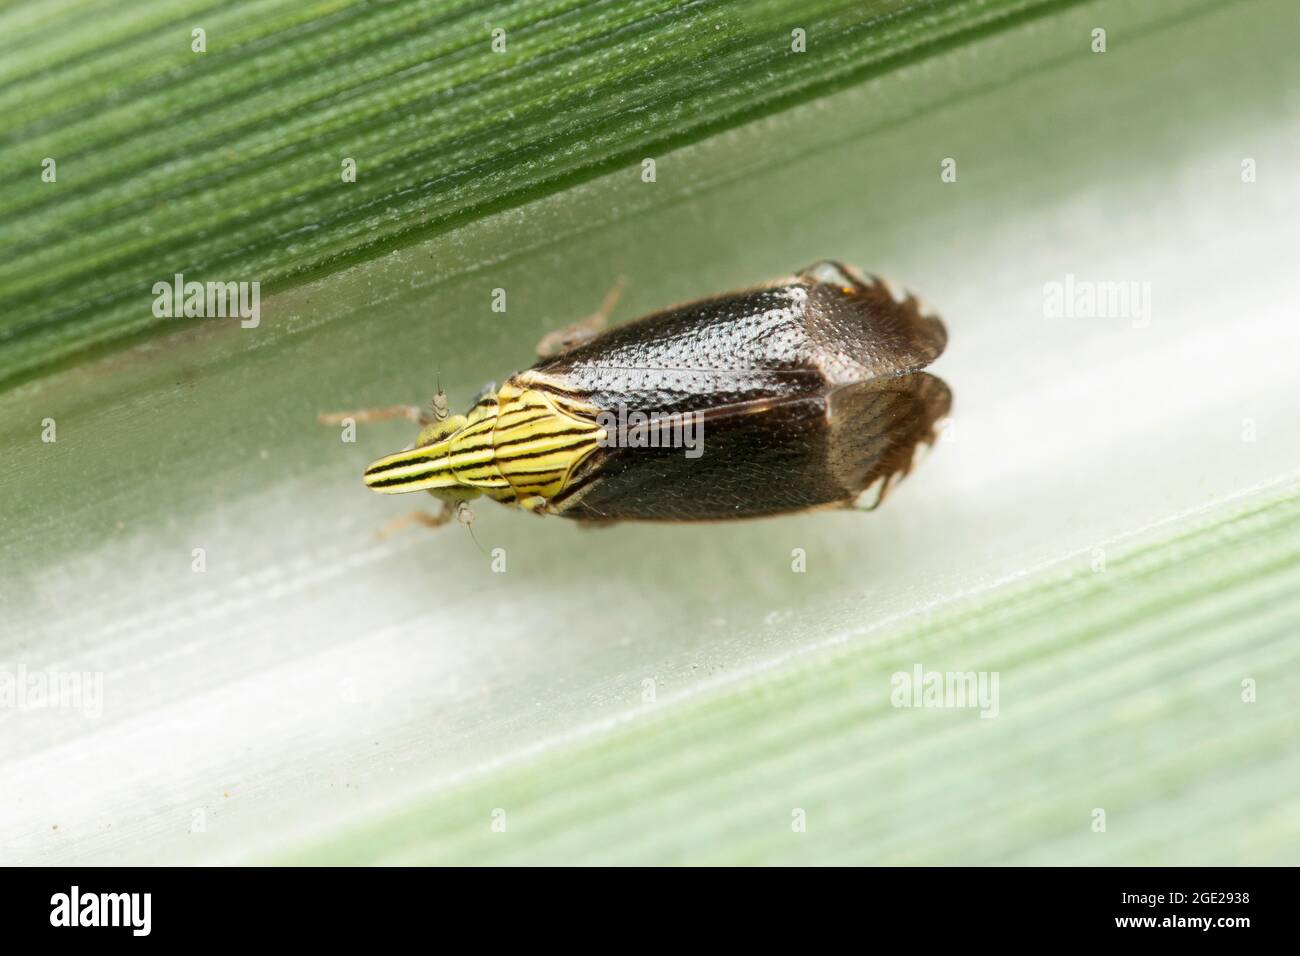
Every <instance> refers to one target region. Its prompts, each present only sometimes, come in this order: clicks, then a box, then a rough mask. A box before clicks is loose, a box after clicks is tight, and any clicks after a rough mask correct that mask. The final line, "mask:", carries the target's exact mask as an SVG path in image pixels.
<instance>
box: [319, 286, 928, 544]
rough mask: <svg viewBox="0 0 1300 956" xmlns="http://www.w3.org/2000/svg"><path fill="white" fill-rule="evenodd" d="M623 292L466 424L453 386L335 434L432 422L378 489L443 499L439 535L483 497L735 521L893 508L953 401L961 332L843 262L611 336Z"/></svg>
mask: <svg viewBox="0 0 1300 956" xmlns="http://www.w3.org/2000/svg"><path fill="white" fill-rule="evenodd" d="M617 295H618V287H616V288H615V289H614V290H613V291H612V292H611V294H610V296H608V297H607V298H606V301H605V303H604V304H603V305H602V308H601V310H600V311H599V312H597V313H596V314H595V315H593V316H591V317H590V318H588V319H586V320H584V321H583V322H580V323H577V324H576V325H574V326H571V327H570V328H568V329H565V330H562V331H561V332H558V333H553V334H552V335H550V336H548V337H547V338H546V339H543V340H542V343H540V344H539V346H538V352H539V354H540V355H541V360H540V361H539V362H537V364H535V365H533V366H532V367H531V368H529V369H527V370H525V371H522V372H518V373H516V374H514V375H512V376H511V377H510V378H509V379H507V380H506V382H505V384H504V385H502V386H501V387H500V388H497V387H496V386H495V385H489V386H488V387H486V388H485V389H484V390H483V391H482V393H481V394H480V395H479V396H478V398H477V399H476V400H475V401H474V403H473V405H472V406H471V407H470V409H469V410H468V411H467V412H466V413H465V414H463V415H452V414H450V412H449V409H448V406H447V400H446V396H445V395H444V394H443V393H442V390H441V389H439V390H438V393H437V395H436V396H435V398H434V400H433V403H432V405H431V407H429V408H428V409H420V408H418V407H415V406H395V407H392V408H387V409H375V410H371V411H366V412H352V413H346V414H340V415H328V416H321V421H323V422H333V423H337V422H341V421H344V420H346V419H347V418H352V419H354V420H358V421H374V420H377V419H380V418H389V417H398V416H404V417H408V418H411V419H414V420H417V421H419V422H420V424H421V425H422V426H423V427H422V430H421V431H420V434H419V437H418V438H416V440H415V444H414V445H413V446H411V447H410V448H408V449H407V450H405V451H400V452H397V453H396V454H392V455H387V456H385V457H383V458H380V459H379V460H378V461H376V462H374V463H373V464H371V465H370V467H368V468H367V469H366V471H365V476H364V480H365V483H366V485H367V486H368V487H369V488H371V489H372V490H374V491H377V492H380V493H382V494H404V493H406V492H412V491H427V492H428V493H430V494H432V495H433V496H434V497H436V498H438V499H440V500H441V501H442V503H443V507H442V510H441V512H440V513H439V514H437V515H429V514H420V515H413V516H410V518H411V519H414V520H419V521H421V522H422V523H425V524H430V525H438V524H442V523H445V522H446V521H447V520H449V519H450V518H451V517H453V516H454V515H456V514H458V513H459V514H460V515H461V518H462V520H467V512H466V509H465V503H466V502H468V501H470V500H473V499H475V498H478V497H480V496H486V497H488V498H491V499H493V500H495V501H499V502H501V503H502V504H507V505H514V506H516V507H519V508H523V509H525V510H527V511H531V512H533V513H534V514H538V515H558V516H560V517H564V518H572V519H574V520H577V521H581V522H586V523H607V522H615V521H716V520H724V519H732V518H753V517H760V516H765V515H778V514H788V513H791V512H799V511H807V510H809V509H814V508H831V507H863V506H864V504H865V506H866V507H872V508H874V507H875V506H876V505H877V504H879V503H880V501H882V500H883V499H884V496H885V493H886V491H887V490H888V488H889V486H890V483H891V482H892V481H894V480H896V479H897V478H900V477H902V476H904V475H906V474H907V473H908V471H909V470H910V468H911V466H912V460H913V456H914V453H915V452H916V450H917V447H918V446H919V445H920V444H921V443H923V442H924V443H926V444H932V443H933V442H934V439H935V424H936V422H937V421H939V419H941V418H943V417H944V416H945V415H946V414H947V413H948V410H949V407H950V405H951V394H950V392H949V391H948V387H947V386H946V385H944V383H943V382H942V381H940V380H939V379H937V378H935V377H934V376H933V375H930V374H928V373H926V372H925V371H923V370H924V369H925V367H926V366H928V365H929V364H930V363H931V362H933V361H934V360H935V359H936V358H937V357H938V356H939V354H940V353H941V352H943V349H944V344H945V343H946V341H947V333H946V332H945V330H944V327H943V324H942V322H940V320H939V319H938V318H937V317H936V316H935V315H933V314H931V313H930V312H929V311H928V309H927V308H926V306H925V304H924V303H923V302H922V301H921V300H920V299H919V298H917V297H916V296H914V295H911V294H910V293H906V292H904V291H901V290H900V289H899V288H898V287H897V286H895V285H893V284H892V283H890V282H888V281H886V280H881V279H876V278H868V277H864V276H863V275H862V274H860V273H859V272H857V271H855V270H853V269H851V268H849V267H846V266H844V265H841V264H840V263H838V262H832V261H822V262H818V263H816V264H815V265H812V266H810V267H809V268H807V269H804V270H802V271H800V272H798V273H797V274H795V275H794V276H791V277H787V278H783V279H778V280H776V281H774V282H771V283H767V284H765V285H760V286H755V287H753V288H749V289H742V290H740V291H736V292H727V293H723V294H721V295H716V296H712V297H709V298H705V299H700V300H698V301H695V302H689V303H686V304H685V305H679V306H676V307H674V308H671V309H667V310H664V311H662V312H655V313H653V314H651V315H647V316H645V317H643V318H641V319H637V320H635V321H633V322H629V323H626V324H624V325H620V326H618V327H616V328H613V329H610V330H608V331H605V330H603V326H604V322H605V318H606V316H607V314H608V312H609V311H610V309H611V308H612V306H613V303H614V300H616V298H617ZM407 520H409V519H407ZM403 523H404V522H403Z"/></svg>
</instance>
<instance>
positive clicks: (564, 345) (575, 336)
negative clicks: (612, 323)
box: [537, 276, 625, 358]
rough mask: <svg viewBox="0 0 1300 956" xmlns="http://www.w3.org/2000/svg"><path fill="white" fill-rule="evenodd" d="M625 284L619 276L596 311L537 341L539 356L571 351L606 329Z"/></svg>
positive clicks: (551, 356) (550, 355)
mask: <svg viewBox="0 0 1300 956" xmlns="http://www.w3.org/2000/svg"><path fill="white" fill-rule="evenodd" d="M624 284H625V280H624V278H623V277H622V276H619V277H618V279H617V280H616V281H615V282H614V285H613V287H612V288H611V289H610V290H609V291H608V292H606V293H605V298H604V299H603V300H602V301H601V303H600V308H598V309H597V310H596V311H595V312H593V313H591V315H589V316H587V317H586V318H585V319H580V320H579V321H577V322H574V323H573V324H572V325H568V326H565V327H564V328H562V329H556V330H555V331H554V332H550V333H548V334H547V335H544V336H543V337H542V340H541V341H540V342H538V343H537V356H538V358H554V357H555V356H557V355H561V354H563V353H564V352H567V351H569V349H572V348H576V347H577V346H579V345H582V344H583V343H585V342H590V341H591V340H592V339H594V338H595V337H596V336H597V335H599V334H600V333H601V332H603V331H605V324H606V323H607V322H608V321H609V316H610V313H611V312H613V311H614V306H616V305H618V300H619V298H620V297H621V296H622V295H623V286H624Z"/></svg>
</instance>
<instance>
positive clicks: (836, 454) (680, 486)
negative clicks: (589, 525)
mask: <svg viewBox="0 0 1300 956" xmlns="http://www.w3.org/2000/svg"><path fill="white" fill-rule="evenodd" d="M950 404H951V397H950V394H949V392H948V388H947V386H945V385H944V384H943V382H941V381H940V380H939V379H937V378H935V377H934V376H932V375H928V374H926V373H923V372H915V373H910V374H907V373H905V374H902V375H895V376H890V377H888V378H876V379H872V380H870V381H866V382H855V383H851V384H848V385H841V386H838V387H835V388H833V389H832V390H830V391H829V392H826V393H824V394H820V395H804V396H787V397H781V398H775V399H773V398H765V399H762V400H759V401H757V402H753V403H740V404H733V405H731V406H728V407H725V408H717V409H714V410H712V411H709V412H705V413H704V415H703V428H702V439H703V441H702V446H701V447H702V453H701V454H700V455H699V457H697V458H689V457H687V456H686V454H685V451H684V449H682V448H626V447H625V448H609V449H601V450H599V451H597V452H596V453H595V454H593V455H592V456H591V457H590V458H589V459H588V460H587V461H586V462H585V463H584V464H583V466H582V467H581V468H580V469H579V472H578V473H577V474H576V475H575V476H574V477H573V480H572V481H571V482H570V484H569V486H568V487H567V488H566V489H565V491H563V492H561V493H560V494H559V495H557V496H556V497H555V498H554V499H553V500H552V502H551V503H552V505H553V507H555V508H556V509H557V510H558V511H559V513H560V514H562V515H564V516H565V517H569V518H576V519H579V520H586V521H622V520H719V519H726V518H744V517H757V516H760V515H772V514H781V513H784V512H792V511H802V510H804V509H807V508H815V507H821V506H825V505H832V504H846V505H847V504H851V503H852V502H853V501H854V500H855V499H857V498H858V497H859V496H860V495H861V494H862V492H863V491H864V490H865V489H867V488H868V487H870V486H871V485H873V484H874V483H875V482H877V481H879V480H881V479H885V478H888V477H892V476H894V475H896V474H897V475H901V474H906V473H907V471H908V469H909V468H910V467H911V463H912V457H913V454H914V453H915V451H916V447H917V445H919V444H920V443H921V442H932V441H933V440H934V424H935V422H936V421H937V420H938V419H940V418H942V417H943V416H944V415H946V414H947V412H948V409H949V406H950Z"/></svg>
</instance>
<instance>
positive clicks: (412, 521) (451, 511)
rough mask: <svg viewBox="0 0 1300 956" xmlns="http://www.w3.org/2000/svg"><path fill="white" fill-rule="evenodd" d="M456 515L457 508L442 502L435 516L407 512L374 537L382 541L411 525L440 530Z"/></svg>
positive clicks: (424, 512)
mask: <svg viewBox="0 0 1300 956" xmlns="http://www.w3.org/2000/svg"><path fill="white" fill-rule="evenodd" d="M456 514H457V507H456V506H455V505H453V504H450V503H448V502H446V501H444V502H443V503H442V507H441V508H440V509H438V512H437V514H430V513H429V512H427V511H422V510H421V511H408V512H407V513H406V514H404V515H402V516H401V517H400V518H394V519H393V520H392V521H390V522H388V524H386V525H384V526H383V527H382V528H380V529H379V531H378V532H376V536H377V537H378V538H379V540H380V541H383V540H384V539H385V538H388V537H391V536H392V535H394V534H396V533H397V532H399V531H404V530H405V529H407V528H409V527H411V526H412V525H417V524H418V525H424V527H426V528H441V527H442V526H443V525H445V524H447V523H448V522H450V521H451V519H452V518H454V517H456Z"/></svg>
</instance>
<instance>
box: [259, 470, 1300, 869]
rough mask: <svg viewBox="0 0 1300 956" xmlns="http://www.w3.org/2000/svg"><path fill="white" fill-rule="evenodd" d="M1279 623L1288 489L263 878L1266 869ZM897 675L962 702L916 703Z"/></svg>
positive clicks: (1290, 761) (600, 740)
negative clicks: (975, 867) (517, 870)
mask: <svg viewBox="0 0 1300 956" xmlns="http://www.w3.org/2000/svg"><path fill="white" fill-rule="evenodd" d="M1298 617H1300V484H1292V485H1290V486H1289V487H1287V488H1285V489H1284V490H1282V491H1281V492H1280V493H1275V494H1273V495H1268V496H1266V497H1265V500H1264V501H1260V502H1252V503H1251V504H1249V505H1244V506H1243V505H1241V504H1236V505H1234V506H1231V507H1228V508H1222V509H1220V510H1219V512H1218V513H1216V514H1215V515H1213V517H1210V518H1208V519H1207V518H1206V517H1205V516H1198V517H1196V518H1189V519H1187V520H1186V521H1185V522H1183V523H1180V524H1179V525H1178V526H1177V527H1170V528H1162V529H1161V530H1160V532H1159V533H1158V534H1155V535H1152V534H1148V535H1144V536H1142V537H1141V538H1139V539H1136V540H1129V541H1123V542H1116V543H1113V544H1110V545H1108V546H1107V547H1106V548H1105V549H1104V560H1103V558H1102V557H1099V556H1098V555H1095V554H1092V555H1080V556H1076V557H1074V558H1072V559H1069V560H1067V561H1065V562H1063V566H1062V567H1060V568H1059V569H1054V570H1052V571H1051V572H1047V573H1044V574H1041V575H1039V576H1036V577H1035V578H1033V579H1032V580H1029V581H1025V582H1021V583H1018V584H1016V585H1014V586H1006V587H1001V588H995V589H991V590H989V591H987V592H985V593H982V594H980V595H977V596H975V597H972V598H966V599H963V600H960V601H956V602H953V603H952V604H950V605H946V606H944V607H942V608H939V609H937V610H934V611H932V612H930V613H927V614H926V615H924V616H923V617H922V618H921V619H919V620H911V621H907V622H905V623H900V624H894V625H890V626H885V627H879V628H867V629H866V630H865V631H864V632H863V633H861V634H858V635H856V636H855V638H854V639H853V640H852V641H851V642H849V643H848V644H847V645H845V646H843V647H839V648H835V649H832V650H817V651H813V652H810V653H807V654H805V655H800V656H796V657H794V658H792V659H790V660H788V661H786V662H784V663H783V665H782V666H781V667H779V668H774V669H763V670H759V671H757V672H748V673H747V672H745V671H742V672H740V673H738V674H734V675H728V676H726V677H724V678H723V679H722V680H719V681H717V682H716V684H717V685H720V686H714V687H705V688H695V689H691V690H690V691H688V692H686V693H682V694H676V695H665V697H666V699H665V700H663V701H657V702H655V703H653V704H647V705H645V706H643V707H642V708H640V710H639V711H638V712H636V713H634V714H630V715H628V716H627V717H626V718H625V719H624V720H622V721H619V722H617V723H616V724H615V723H611V724H610V725H609V726H606V727H603V728H593V729H592V730H591V732H590V733H589V734H588V736H590V738H591V739H590V740H588V741H584V742H581V743H562V744H560V745H558V746H555V747H553V748H549V749H547V750H545V751H542V752H540V753H538V754H535V755H523V756H521V757H520V758H518V759H507V760H505V761H503V762H502V764H501V765H499V766H497V767H494V768H491V769H489V770H487V771H485V772H484V773H483V774H481V775H480V777H479V778H477V779H474V780H472V781H471V782H469V783H465V784H462V785H460V786H455V787H452V788H450V789H447V790H444V791H440V792H438V793H435V794H433V795H430V796H424V797H416V798H409V799H407V800H406V802H405V803H402V804H399V805H398V806H396V807H392V808H388V809H386V810H385V811H384V812H383V813H376V814H373V815H372V818H371V819H369V820H367V822H366V823H364V824H363V825H361V826H358V827H355V828H353V829H351V830H350V831H346V832H344V833H342V834H339V835H337V836H333V837H330V838H326V839H320V838H317V839H314V840H312V841H309V842H308V846H307V848H306V849H305V850H302V851H300V852H298V853H296V854H288V855H286V856H283V857H281V858H279V859H280V860H281V861H283V862H290V863H305V864H312V865H319V864H334V863H353V864H355V863H402V864H411V863H417V864H480V863H506V864H538V863H551V864H575V863H579V864H647V863H649V864H680V863H692V864H735V863H748V864H769V863H819V864H824V863H842V864H861V863H872V864H928V865H944V864H961V863H965V864H1037V865H1053V864H1059V863H1061V862H1063V861H1067V860H1068V861H1069V862H1071V863H1075V864H1089V863H1107V864H1111V865H1114V864H1152V863H1161V864H1191V863H1199V864H1218V865H1236V864H1241V863H1245V862H1252V863H1275V864H1283V863H1287V862H1290V861H1293V860H1294V859H1295V858H1296V854H1297V851H1300V826H1297V824H1296V821H1297V820H1300V797H1297V794H1298V793H1300V751H1298V750H1297V748H1296V746H1295V727H1296V726H1297V723H1298V722H1300V644H1297V642H1296V641H1295V637H1294V626H1295V622H1296V620H1297V618H1298ZM976 662H978V664H979V666H980V667H982V668H987V669H988V670H987V671H985V672H984V674H983V675H980V676H973V677H972V678H971V679H970V680H969V683H968V682H967V678H966V676H965V675H967V674H970V675H975V674H976V672H975V671H974V670H972V668H973V667H974V665H975V664H976ZM917 668H922V669H923V674H926V675H928V674H931V673H934V674H937V675H938V676H939V678H940V679H944V680H945V683H946V675H947V674H948V673H954V672H955V673H958V674H960V675H962V683H961V684H960V685H953V686H954V687H956V686H960V687H961V691H959V692H957V693H956V694H951V693H950V694H948V695H946V696H945V697H943V698H936V700H943V701H945V705H941V706H937V707H936V706H931V705H929V704H927V705H926V706H925V707H921V702H922V700H923V699H925V700H928V699H929V698H928V696H926V697H924V698H923V696H922V695H923V693H925V694H927V695H928V691H923V690H922V687H923V682H922V681H915V680H913V679H912V678H913V674H914V672H915V669H917ZM994 675H995V676H996V683H993V676H994ZM981 681H982V683H981ZM976 687H978V688H979V692H980V693H983V692H985V691H986V690H990V691H991V693H989V695H988V696H987V697H984V698H981V697H977V696H976V692H975V688H976ZM967 689H969V690H970V693H971V696H970V697H965V696H963V694H964V693H965V692H966V691H967ZM1256 695H1258V696H1256ZM954 704H955V706H954ZM914 708H916V709H914ZM1099 811H1101V812H1102V813H1099ZM1103 814H1104V815H1103ZM796 821H798V824H799V827H797V826H796ZM494 823H495V824H496V826H494ZM800 827H801V828H800Z"/></svg>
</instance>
